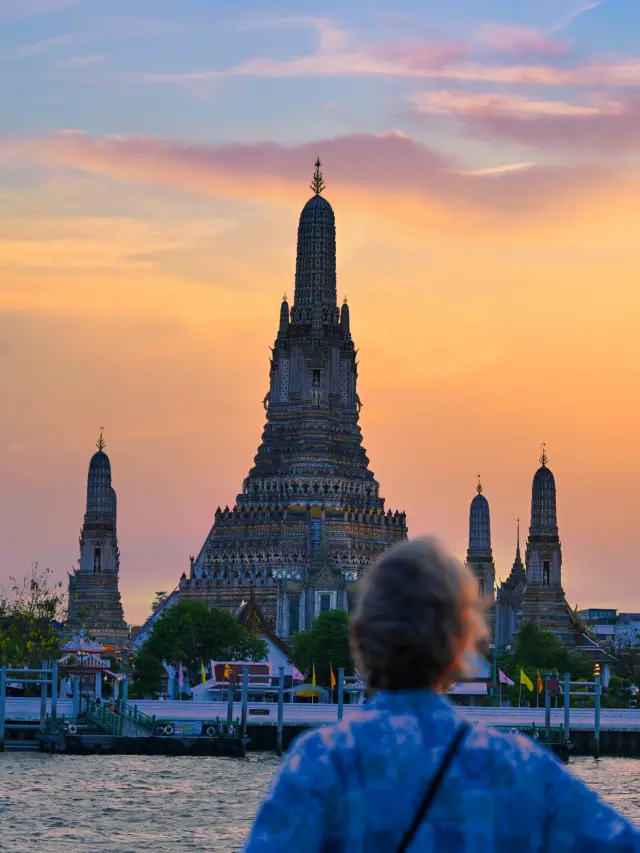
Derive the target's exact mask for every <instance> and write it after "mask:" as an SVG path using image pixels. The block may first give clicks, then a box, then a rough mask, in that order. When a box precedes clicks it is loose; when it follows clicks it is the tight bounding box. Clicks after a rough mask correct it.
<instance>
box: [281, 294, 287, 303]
mask: <svg viewBox="0 0 640 853" xmlns="http://www.w3.org/2000/svg"><path fill="white" fill-rule="evenodd" d="M282 301H283V302H286V301H287V294H286V293H285V294H284V296H283V297H282Z"/></svg>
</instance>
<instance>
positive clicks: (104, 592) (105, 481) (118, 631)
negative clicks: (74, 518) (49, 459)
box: [66, 432, 128, 650]
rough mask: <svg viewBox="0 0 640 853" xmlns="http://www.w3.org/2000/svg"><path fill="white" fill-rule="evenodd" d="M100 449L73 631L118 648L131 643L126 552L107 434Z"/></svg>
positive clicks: (74, 590)
mask: <svg viewBox="0 0 640 853" xmlns="http://www.w3.org/2000/svg"><path fill="white" fill-rule="evenodd" d="M97 447H98V451H97V453H94V455H93V456H92V458H91V462H90V463H89V476H88V478H87V511H86V513H85V516H84V524H83V525H82V530H81V532H80V559H79V561H78V568H77V569H75V570H74V571H73V574H70V575H69V614H68V618H67V623H66V630H67V633H68V634H74V633H77V632H79V631H80V630H83V631H85V632H86V633H87V634H89V635H90V636H91V637H93V638H94V640H96V641H97V642H98V643H101V644H103V645H104V646H108V647H111V648H113V649H116V650H117V649H121V648H122V647H123V645H125V644H126V642H127V638H128V629H127V625H126V623H125V621H124V614H123V610H122V602H121V601H120V592H119V590H118V573H119V570H120V552H119V550H118V537H117V535H116V493H115V491H114V489H113V487H112V486H111V463H110V461H109V457H108V456H107V454H106V453H105V452H104V447H105V442H104V438H103V434H102V432H101V433H100V438H99V440H98V442H97Z"/></svg>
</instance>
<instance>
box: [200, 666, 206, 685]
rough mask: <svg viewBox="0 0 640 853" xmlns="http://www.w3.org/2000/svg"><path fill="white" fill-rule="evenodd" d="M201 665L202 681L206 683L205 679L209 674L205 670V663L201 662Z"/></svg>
mask: <svg viewBox="0 0 640 853" xmlns="http://www.w3.org/2000/svg"><path fill="white" fill-rule="evenodd" d="M200 666H201V667H202V683H203V684H204V683H205V681H206V680H207V674H206V673H205V671H204V664H203V663H201V664H200Z"/></svg>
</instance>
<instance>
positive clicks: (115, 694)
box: [113, 678, 120, 702]
mask: <svg viewBox="0 0 640 853" xmlns="http://www.w3.org/2000/svg"><path fill="white" fill-rule="evenodd" d="M119 697H120V681H119V679H118V678H114V679H113V701H114V702H115V701H116V700H117V699H118V698H119Z"/></svg>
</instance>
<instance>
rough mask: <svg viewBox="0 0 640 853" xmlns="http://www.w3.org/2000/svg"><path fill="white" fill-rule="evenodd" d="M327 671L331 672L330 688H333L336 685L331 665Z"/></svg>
mask: <svg viewBox="0 0 640 853" xmlns="http://www.w3.org/2000/svg"><path fill="white" fill-rule="evenodd" d="M329 671H330V673H331V689H332V690H333V688H334V687H335V686H336V677H335V675H334V674H333V667H330V668H329Z"/></svg>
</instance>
